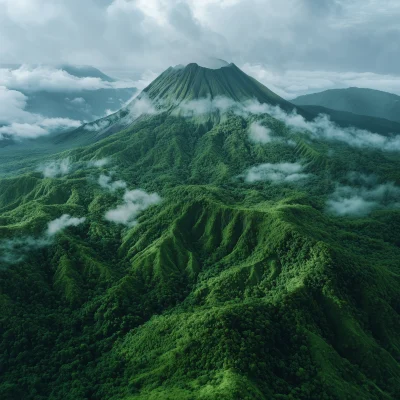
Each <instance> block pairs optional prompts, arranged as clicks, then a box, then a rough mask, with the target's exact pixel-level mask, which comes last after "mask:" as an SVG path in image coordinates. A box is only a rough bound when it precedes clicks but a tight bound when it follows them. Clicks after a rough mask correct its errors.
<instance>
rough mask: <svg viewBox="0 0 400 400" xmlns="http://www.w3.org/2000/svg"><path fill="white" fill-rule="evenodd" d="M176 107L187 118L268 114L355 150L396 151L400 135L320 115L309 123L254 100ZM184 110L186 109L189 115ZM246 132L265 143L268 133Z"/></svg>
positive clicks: (220, 100) (219, 100) (255, 128)
mask: <svg viewBox="0 0 400 400" xmlns="http://www.w3.org/2000/svg"><path fill="white" fill-rule="evenodd" d="M179 108H180V109H181V110H183V115H184V116H188V117H192V116H194V115H201V114H204V113H207V112H212V111H219V112H220V113H225V112H229V111H230V112H234V113H235V114H237V115H240V116H245V117H246V116H249V115H263V114H268V115H270V116H272V117H273V118H275V119H277V120H279V121H281V122H283V123H285V124H286V125H287V126H288V127H290V128H292V129H294V130H296V131H301V132H304V133H305V134H309V135H311V136H312V137H313V138H315V139H324V140H328V141H339V142H344V143H347V144H348V145H350V146H353V147H359V148H374V149H379V150H383V151H399V150H400V134H392V135H391V136H383V135H379V134H377V133H373V132H369V131H366V130H363V129H357V128H354V127H348V128H341V127H339V126H338V125H336V124H335V123H334V122H332V121H331V120H330V119H329V117H328V116H327V115H324V114H320V115H319V116H318V117H317V118H315V119H314V120H313V121H306V120H305V118H304V117H303V116H301V115H300V114H297V113H296V112H295V111H294V112H291V113H287V112H285V111H284V110H282V109H281V108H280V107H279V106H272V105H270V104H267V103H260V102H259V101H258V100H256V99H253V100H247V101H244V102H242V103H236V102H234V101H232V100H230V99H226V98H221V97H220V98H216V99H210V98H205V99H200V100H194V101H190V102H186V103H182V104H180V105H179ZM187 110H190V113H188V112H187ZM250 129H251V132H250V135H251V136H253V137H254V138H256V140H257V138H258V139H260V138H261V137H262V138H263V139H261V140H268V136H269V133H270V132H267V133H268V136H267V135H266V134H265V131H263V132H262V128H260V127H258V126H257V125H256V126H253V127H250ZM261 132H262V133H261Z"/></svg>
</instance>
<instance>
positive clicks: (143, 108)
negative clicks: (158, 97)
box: [128, 93, 158, 118]
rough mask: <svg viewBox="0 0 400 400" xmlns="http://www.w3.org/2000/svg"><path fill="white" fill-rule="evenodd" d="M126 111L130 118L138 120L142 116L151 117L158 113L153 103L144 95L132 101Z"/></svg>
mask: <svg viewBox="0 0 400 400" xmlns="http://www.w3.org/2000/svg"><path fill="white" fill-rule="evenodd" d="M128 110H129V114H130V116H131V117H132V118H138V117H140V116H141V115H143V114H148V115H153V114H157V113H158V111H157V109H156V108H155V106H154V104H153V102H152V101H151V100H150V99H149V98H148V97H147V95H145V94H144V93H142V94H141V95H140V97H138V98H136V99H134V100H132V102H131V103H130V104H129V105H128Z"/></svg>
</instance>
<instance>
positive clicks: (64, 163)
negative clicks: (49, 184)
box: [37, 157, 72, 178]
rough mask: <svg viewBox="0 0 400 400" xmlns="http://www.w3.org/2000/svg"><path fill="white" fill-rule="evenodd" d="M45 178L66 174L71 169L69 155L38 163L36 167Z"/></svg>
mask: <svg viewBox="0 0 400 400" xmlns="http://www.w3.org/2000/svg"><path fill="white" fill-rule="evenodd" d="M37 170H38V171H40V172H41V173H42V174H43V176H44V177H45V178H55V177H57V176H64V175H67V174H68V173H69V172H70V171H71V170H72V163H71V160H70V158H69V157H67V158H63V159H61V160H54V161H49V162H47V163H44V164H42V165H40V166H39V167H38V169H37Z"/></svg>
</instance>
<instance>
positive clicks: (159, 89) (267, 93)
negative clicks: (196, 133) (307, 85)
mask: <svg viewBox="0 0 400 400" xmlns="http://www.w3.org/2000/svg"><path fill="white" fill-rule="evenodd" d="M143 94H146V95H147V96H148V97H149V98H150V99H152V100H153V101H156V100H158V99H161V100H162V101H163V102H167V103H173V104H175V103H176V102H178V103H180V102H182V101H189V100H193V99H201V98H206V97H207V96H208V97H210V98H212V99H213V98H216V97H218V96H223V97H228V98H230V99H232V100H234V101H244V100H248V99H256V100H258V101H260V102H262V103H269V104H272V105H279V106H281V107H282V108H284V109H287V110H292V109H293V108H294V107H293V105H292V104H291V103H289V102H287V101H286V100H284V99H282V98H281V97H279V96H278V95H277V94H275V93H273V92H272V91H271V90H269V89H268V88H267V87H265V86H264V85H262V84H261V83H260V82H258V81H256V80H255V79H254V78H252V77H250V76H248V75H246V74H245V73H244V72H243V71H242V70H240V69H239V68H238V67H237V66H236V65H235V64H229V65H227V66H225V67H221V68H219V69H209V68H204V67H201V66H199V65H198V64H195V63H192V64H188V65H187V66H186V67H183V66H177V67H170V68H168V69H167V70H166V71H164V72H163V73H162V74H161V75H160V76H159V77H158V78H157V79H155V80H154V81H153V82H152V83H151V84H150V85H149V86H148V87H147V88H145V89H144V90H143Z"/></svg>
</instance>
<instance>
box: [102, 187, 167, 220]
mask: <svg viewBox="0 0 400 400" xmlns="http://www.w3.org/2000/svg"><path fill="white" fill-rule="evenodd" d="M160 201H161V198H160V196H159V195H158V194H157V193H150V194H149V193H147V192H145V191H143V190H140V189H136V190H130V191H126V192H125V194H124V197H123V204H121V205H119V206H117V207H116V208H114V209H111V210H109V211H107V212H106V214H105V219H106V220H107V221H110V222H115V223H117V224H122V225H126V226H129V227H132V226H134V225H136V224H137V221H136V219H137V217H138V216H139V214H140V213H141V212H143V211H144V210H146V209H147V208H149V207H150V206H152V205H156V204H158V203H160Z"/></svg>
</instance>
